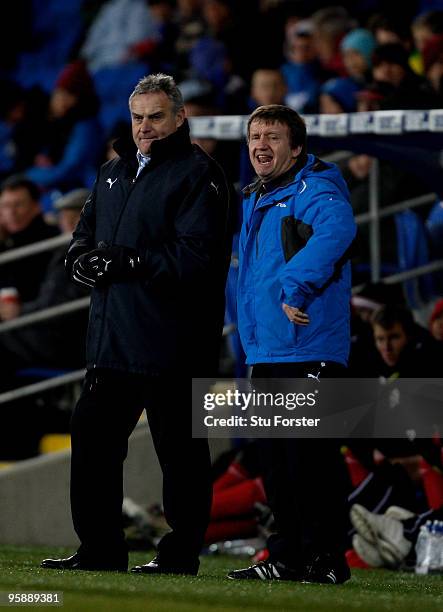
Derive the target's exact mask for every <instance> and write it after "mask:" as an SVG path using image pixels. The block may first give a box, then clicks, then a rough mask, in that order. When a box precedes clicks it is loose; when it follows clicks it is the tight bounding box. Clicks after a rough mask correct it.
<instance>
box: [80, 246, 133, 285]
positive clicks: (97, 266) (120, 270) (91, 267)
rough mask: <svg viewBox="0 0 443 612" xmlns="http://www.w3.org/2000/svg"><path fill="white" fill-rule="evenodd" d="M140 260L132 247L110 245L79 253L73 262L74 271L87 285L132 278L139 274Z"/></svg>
mask: <svg viewBox="0 0 443 612" xmlns="http://www.w3.org/2000/svg"><path fill="white" fill-rule="evenodd" d="M142 268H143V264H142V261H141V259H140V257H139V255H138V253H137V252H136V251H135V250H134V249H130V248H128V247H124V246H110V247H102V248H98V249H94V250H93V251H90V252H89V253H86V254H85V255H81V256H80V257H79V258H78V259H77V260H76V262H75V263H74V273H75V274H76V276H77V277H78V279H79V280H80V282H81V281H83V282H84V283H85V284H88V283H91V284H90V285H89V286H99V285H107V284H109V283H113V282H118V281H126V280H132V279H135V278H137V277H139V276H140V274H141V271H142Z"/></svg>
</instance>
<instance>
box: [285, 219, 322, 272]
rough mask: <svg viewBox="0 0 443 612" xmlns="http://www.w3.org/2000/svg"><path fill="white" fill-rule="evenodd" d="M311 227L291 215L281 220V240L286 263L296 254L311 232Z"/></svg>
mask: <svg viewBox="0 0 443 612" xmlns="http://www.w3.org/2000/svg"><path fill="white" fill-rule="evenodd" d="M313 233H314V232H313V230H312V227H311V226H310V225H308V224H307V223H303V221H300V220H299V219H295V218H294V217H292V216H288V217H283V219H282V220H281V242H282V247H283V255H284V257H285V261H286V263H288V261H289V260H290V259H292V257H294V255H296V254H297V253H298V252H299V251H300V250H301V249H302V248H303V247H304V246H305V245H306V243H307V242H308V240H309V238H310V237H311V236H312V234H313Z"/></svg>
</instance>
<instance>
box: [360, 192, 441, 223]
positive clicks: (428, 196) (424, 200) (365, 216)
mask: <svg viewBox="0 0 443 612" xmlns="http://www.w3.org/2000/svg"><path fill="white" fill-rule="evenodd" d="M436 201H437V195H436V194H435V193H425V194H424V195H421V196H417V197H416V198H411V199H410V200H403V202H398V204H391V205H390V206H386V207H384V208H382V209H381V210H380V209H379V210H378V217H379V218H380V219H381V218H383V217H389V216H390V215H395V214H396V213H398V212H402V211H403V210H409V209H411V208H417V207H419V206H424V205H425V204H432V202H436ZM371 219H372V217H371V213H370V212H367V213H361V214H359V215H356V217H355V222H356V223H357V225H362V224H364V223H369V221H371Z"/></svg>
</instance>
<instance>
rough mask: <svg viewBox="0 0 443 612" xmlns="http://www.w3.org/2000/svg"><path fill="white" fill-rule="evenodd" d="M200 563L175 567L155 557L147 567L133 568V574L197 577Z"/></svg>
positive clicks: (137, 566) (138, 566)
mask: <svg viewBox="0 0 443 612" xmlns="http://www.w3.org/2000/svg"><path fill="white" fill-rule="evenodd" d="M199 565H200V562H199V561H196V562H195V563H193V564H189V565H186V566H185V565H175V564H171V563H168V564H166V563H164V562H162V561H161V560H160V557H159V556H158V555H157V557H154V559H152V561H150V562H149V563H146V564H145V565H136V566H135V567H133V568H131V572H132V573H134V574H151V575H152V574H187V575H189V576H197V574H198V567H199Z"/></svg>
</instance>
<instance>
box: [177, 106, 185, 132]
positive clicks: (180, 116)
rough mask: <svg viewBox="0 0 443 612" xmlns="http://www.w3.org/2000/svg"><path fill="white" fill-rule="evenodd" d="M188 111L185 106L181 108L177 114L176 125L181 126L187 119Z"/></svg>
mask: <svg viewBox="0 0 443 612" xmlns="http://www.w3.org/2000/svg"><path fill="white" fill-rule="evenodd" d="M185 117H186V112H185V109H184V108H181V109H180V110H179V111H178V112H177V114H176V115H175V127H177V128H179V127H180V126H181V125H183V121H184V120H185Z"/></svg>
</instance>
